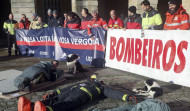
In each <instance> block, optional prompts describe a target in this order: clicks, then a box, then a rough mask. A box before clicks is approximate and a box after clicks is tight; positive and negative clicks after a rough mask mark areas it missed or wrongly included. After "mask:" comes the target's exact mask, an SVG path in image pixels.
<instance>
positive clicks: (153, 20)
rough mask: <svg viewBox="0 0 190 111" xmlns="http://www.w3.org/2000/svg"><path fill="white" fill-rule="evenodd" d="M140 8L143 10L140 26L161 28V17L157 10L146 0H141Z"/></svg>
mask: <svg viewBox="0 0 190 111" xmlns="http://www.w3.org/2000/svg"><path fill="white" fill-rule="evenodd" d="M141 8H142V10H143V11H145V12H144V13H143V14H142V28H143V29H150V30H162V29H163V28H162V19H161V16H160V14H159V13H158V11H156V10H155V9H154V8H153V7H151V6H150V2H149V1H148V0H144V1H142V2H141Z"/></svg>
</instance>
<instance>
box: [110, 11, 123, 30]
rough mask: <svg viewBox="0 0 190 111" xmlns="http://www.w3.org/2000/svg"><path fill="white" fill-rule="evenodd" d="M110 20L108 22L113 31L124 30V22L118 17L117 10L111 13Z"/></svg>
mask: <svg viewBox="0 0 190 111" xmlns="http://www.w3.org/2000/svg"><path fill="white" fill-rule="evenodd" d="M110 16H111V18H110V20H109V22H108V27H109V28H111V29H123V26H124V23H123V21H122V20H121V19H120V18H119V17H118V16H117V14H116V11H115V10H111V11H110Z"/></svg>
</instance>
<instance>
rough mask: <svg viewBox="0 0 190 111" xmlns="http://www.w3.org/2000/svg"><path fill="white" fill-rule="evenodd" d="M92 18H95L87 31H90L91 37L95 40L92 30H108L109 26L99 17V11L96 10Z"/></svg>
mask: <svg viewBox="0 0 190 111" xmlns="http://www.w3.org/2000/svg"><path fill="white" fill-rule="evenodd" d="M92 16H93V18H92V19H91V20H90V22H89V23H88V28H87V30H88V35H89V37H91V38H92V39H94V36H93V35H92V33H91V28H95V27H101V28H105V29H108V25H107V23H106V21H104V20H103V19H102V18H100V17H99V14H98V11H97V10H94V11H93V12H92Z"/></svg>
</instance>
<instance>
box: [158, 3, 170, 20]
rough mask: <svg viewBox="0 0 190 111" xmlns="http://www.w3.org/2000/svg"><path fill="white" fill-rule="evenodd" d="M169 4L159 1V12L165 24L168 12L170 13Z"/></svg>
mask: <svg viewBox="0 0 190 111" xmlns="http://www.w3.org/2000/svg"><path fill="white" fill-rule="evenodd" d="M168 2H169V0H158V5H157V7H158V11H159V13H160V14H161V17H162V20H163V23H165V21H166V15H165V14H166V12H167V11H168V9H169V8H168Z"/></svg>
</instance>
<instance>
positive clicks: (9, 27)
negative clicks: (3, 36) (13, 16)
mask: <svg viewBox="0 0 190 111" xmlns="http://www.w3.org/2000/svg"><path fill="white" fill-rule="evenodd" d="M16 28H18V22H17V21H15V20H7V21H5V22H4V25H3V30H4V31H5V33H9V34H10V35H15V29H16Z"/></svg>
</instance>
